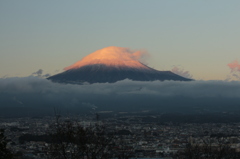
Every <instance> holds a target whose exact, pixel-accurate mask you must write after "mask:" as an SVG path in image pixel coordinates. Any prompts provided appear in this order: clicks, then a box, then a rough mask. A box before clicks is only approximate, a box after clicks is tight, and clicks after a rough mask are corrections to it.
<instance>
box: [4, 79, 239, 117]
mask: <svg viewBox="0 0 240 159" xmlns="http://www.w3.org/2000/svg"><path fill="white" fill-rule="evenodd" d="M239 98H240V82H239V81H232V82H226V81H191V82H180V81H164V82H161V81H152V82H137V81H131V80H123V81H119V82H117V83H112V84H109V83H96V84H91V85H72V84H59V83H53V82H51V81H50V80H46V79H42V78H39V77H33V76H31V77H24V78H6V79H1V78H0V103H1V104H0V110H1V111H2V112H0V114H1V113H3V112H4V111H6V110H7V109H11V112H10V114H12V115H13V114H15V115H16V114H18V113H19V112H18V111H28V112H27V113H29V112H31V110H33V109H39V113H41V112H44V110H47V109H48V111H49V112H53V108H58V109H68V110H73V109H78V110H80V112H81V110H83V109H88V110H93V109H95V110H96V111H100V110H104V111H109V110H110V111H112V110H120V111H129V110H134V111H141V110H148V109H150V110H151V109H153V110H154V109H158V110H161V112H162V113H163V112H164V111H163V110H164V109H165V110H168V111H170V112H177V111H178V112H183V113H187V112H188V111H190V110H191V111H194V112H195V113H196V112H198V113H201V112H205V113H209V112H210V113H214V112H216V111H218V112H219V111H220V112H224V111H229V110H234V111H235V110H237V111H239Z"/></svg>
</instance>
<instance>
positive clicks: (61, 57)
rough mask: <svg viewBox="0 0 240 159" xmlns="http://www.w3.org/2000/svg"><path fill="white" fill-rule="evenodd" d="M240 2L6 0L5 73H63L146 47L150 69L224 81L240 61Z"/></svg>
mask: <svg viewBox="0 0 240 159" xmlns="http://www.w3.org/2000/svg"><path fill="white" fill-rule="evenodd" d="M239 7H240V1H239V0H231V1H226V0H211V1H207V0H205V1H192V0H181V1H176V0H172V1H169V0H163V1H159V0H151V1H145V0H132V1H127V0H125V1H111V0H101V1H62V0H59V1H48V0H41V1H31V0H21V1H19V0H11V1H1V2H0V23H1V27H0V35H1V36H0V68H1V69H0V77H13V76H27V75H29V74H31V73H33V72H36V70H39V69H42V70H44V72H45V73H49V74H55V73H56V72H59V71H62V69H63V68H65V67H66V66H69V65H71V64H72V63H74V62H77V61H78V60H80V59H82V58H83V57H85V56H87V55H88V54H90V53H92V52H94V51H96V50H99V49H102V48H105V47H108V46H119V47H128V48H131V49H146V50H147V51H148V52H149V53H150V54H151V57H150V59H149V61H148V64H149V66H150V67H153V68H155V69H157V70H171V69H173V68H174V66H178V65H180V66H181V67H182V68H184V69H185V70H186V71H189V73H190V74H191V75H192V77H193V78H194V79H203V80H210V79H217V80H224V79H226V76H227V75H228V74H229V73H230V71H231V70H230V69H229V68H228V66H227V64H228V63H231V62H232V61H234V60H238V59H239V56H240V54H239V51H240V45H239V41H240V21H239V15H240V10H239Z"/></svg>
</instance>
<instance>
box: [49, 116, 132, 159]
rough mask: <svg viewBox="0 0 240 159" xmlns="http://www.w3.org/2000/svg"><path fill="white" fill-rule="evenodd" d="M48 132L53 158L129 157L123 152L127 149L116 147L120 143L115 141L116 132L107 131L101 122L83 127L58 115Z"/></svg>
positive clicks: (50, 151)
mask: <svg viewBox="0 0 240 159" xmlns="http://www.w3.org/2000/svg"><path fill="white" fill-rule="evenodd" d="M48 134H49V135H50V138H51V143H49V145H48V147H47V156H48V157H49V158H51V159H83V158H84V159H108V158H124V159H128V158H129V157H128V156H127V154H124V155H122V154H121V153H122V152H124V153H126V152H127V151H123V149H121V151H119V150H118V149H117V148H116V147H118V146H119V145H117V143H115V142H114V141H116V140H115V139H116V138H115V133H113V132H108V131H106V128H105V127H104V126H101V125H99V124H95V125H94V126H89V127H83V126H82V125H80V124H79V122H77V121H73V120H67V121H64V120H62V119H60V117H59V116H57V117H56V122H55V123H54V124H52V126H51V128H50V130H49V133H48ZM116 145H117V146H116ZM122 148H123V147H122Z"/></svg>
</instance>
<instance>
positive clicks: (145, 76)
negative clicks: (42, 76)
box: [48, 46, 191, 84]
mask: <svg viewBox="0 0 240 159" xmlns="http://www.w3.org/2000/svg"><path fill="white" fill-rule="evenodd" d="M143 55H144V52H142V51H136V52H134V51H131V50H129V49H127V48H122V47H115V46H111V47H107V48H103V49H101V50H97V51H96V52H94V53H92V54H90V55H88V56H86V57H84V58H83V59H82V60H80V61H78V62H76V63H75V64H73V65H71V66H69V67H66V68H65V71H64V72H62V73H59V74H57V75H54V76H51V77H49V78H48V79H49V80H51V81H53V82H59V83H72V84H83V83H90V84H92V83H106V82H108V83H114V82H117V81H120V80H124V79H130V80H134V81H155V80H160V81H164V80H176V81H191V79H187V78H184V77H181V76H179V75H176V74H174V73H172V72H171V71H158V70H155V69H153V68H150V67H148V66H146V65H144V64H142V63H141V62H139V60H140V59H141V58H142V57H143Z"/></svg>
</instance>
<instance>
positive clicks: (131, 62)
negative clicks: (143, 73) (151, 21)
mask: <svg viewBox="0 0 240 159" xmlns="http://www.w3.org/2000/svg"><path fill="white" fill-rule="evenodd" d="M144 55H146V52H144V51H133V50H130V49H128V48H124V47H116V46H110V47H106V48H103V49H100V50H97V51H95V52H93V53H91V54H89V55H88V56H86V57H84V58H83V59H82V60H80V61H78V62H76V63H74V64H73V65H71V66H68V67H66V68H64V70H70V69H76V68H80V67H82V66H86V65H95V64H103V65H107V66H113V67H133V68H139V69H149V68H148V67H146V66H145V65H143V64H142V63H141V62H139V60H140V59H141V58H142V57H143V56H144Z"/></svg>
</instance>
